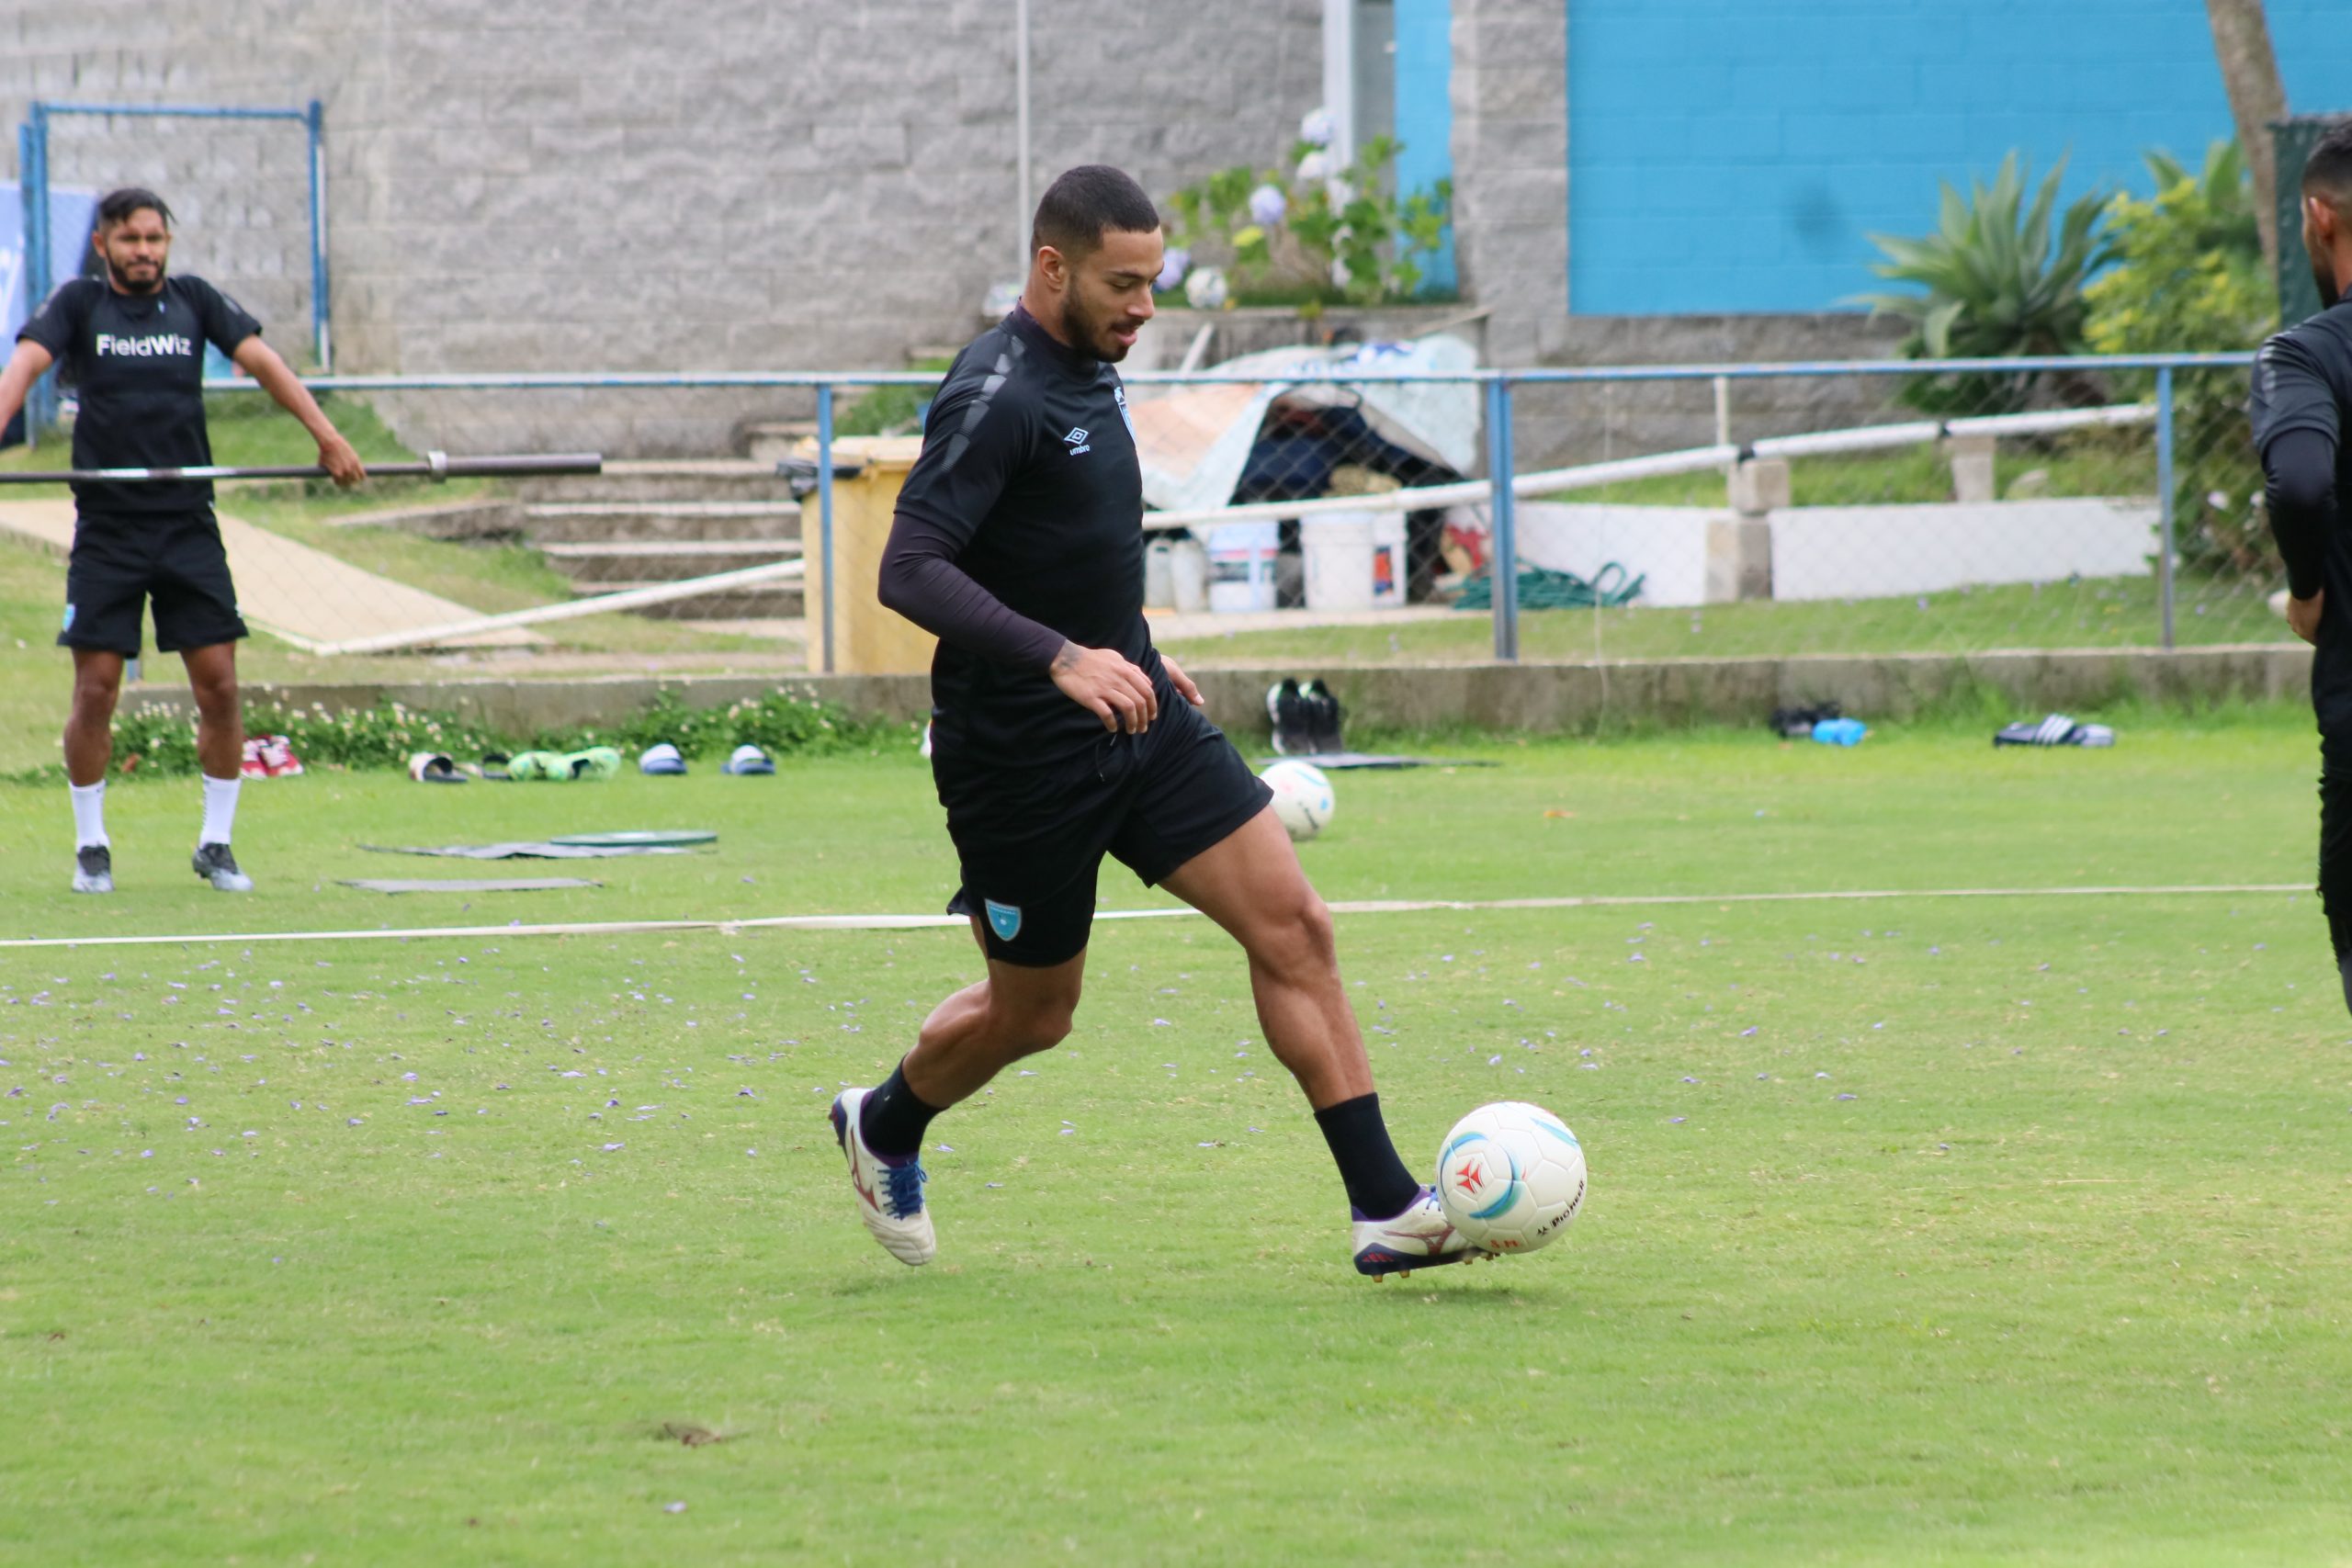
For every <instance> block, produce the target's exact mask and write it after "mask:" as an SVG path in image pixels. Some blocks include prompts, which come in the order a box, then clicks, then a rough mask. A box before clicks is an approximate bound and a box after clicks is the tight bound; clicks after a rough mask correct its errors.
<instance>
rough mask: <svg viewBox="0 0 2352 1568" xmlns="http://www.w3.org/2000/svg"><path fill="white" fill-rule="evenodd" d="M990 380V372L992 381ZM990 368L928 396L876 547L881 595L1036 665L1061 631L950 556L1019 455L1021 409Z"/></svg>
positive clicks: (950, 632) (966, 645)
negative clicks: (911, 460)
mask: <svg viewBox="0 0 2352 1568" xmlns="http://www.w3.org/2000/svg"><path fill="white" fill-rule="evenodd" d="M990 382H995V383H996V385H994V386H993V387H992V386H990V385H989V383H990ZM1005 394H1006V389H1005V387H1004V385H1003V383H1002V381H1001V378H998V377H990V378H989V379H988V380H987V381H979V382H971V383H965V384H962V385H959V386H956V387H951V388H949V389H947V390H945V391H944V392H943V393H942V394H941V395H940V399H939V400H938V401H937V402H935V403H933V405H932V409H931V417H930V420H929V422H928V423H929V430H928V434H927V436H926V438H925V440H924V442H923V447H922V456H921V457H918V458H916V459H915V466H914V467H913V468H911V469H910V470H909V472H908V474H907V482H906V484H905V485H904V486H903V487H902V488H901V489H900V490H899V508H898V514H897V515H896V516H895V517H894V518H892V520H891V524H890V542H889V544H888V547H885V549H884V550H883V552H882V574H881V581H880V583H879V590H880V593H881V599H882V603H883V604H885V605H887V606H888V607H889V608H890V609H893V610H896V611H897V612H898V613H899V615H904V616H906V618H907V619H909V620H910V621H912V622H914V624H915V625H917V626H921V627H922V628H923V630H925V631H927V632H931V633H933V635H935V636H937V637H940V638H941V639H942V640H944V641H946V642H951V643H954V644H955V645H956V647H958V648H961V649H967V651H969V652H972V653H977V654H978V655H979V656H980V657H981V658H983V659H988V660H994V661H995V662H997V663H1000V664H1011V665H1014V666H1017V667H1019V668H1022V669H1027V670H1039V671H1042V670H1044V669H1045V668H1046V666H1048V665H1050V664H1051V663H1053V661H1054V655H1056V654H1057V653H1059V652H1060V651H1061V647H1062V644H1063V643H1064V642H1065V641H1067V640H1068V639H1067V638H1065V637H1063V636H1062V635H1061V633H1059V632H1057V631H1055V630H1054V629H1053V628H1052V627H1050V626H1041V625H1039V624H1038V623H1037V622H1035V621H1033V620H1031V619H1029V618H1028V617H1027V616H1026V615H1019V614H1017V613H1015V612H1014V611H1013V610H1012V609H1010V608H1008V607H1007V606H1006V604H1004V602H1003V601H1002V600H1001V599H999V598H998V597H997V596H996V595H995V594H993V593H990V592H989V591H988V590H987V589H985V588H983V587H981V586H980V585H979V584H978V582H975V581H973V580H972V578H971V577H970V575H969V574H967V572H966V571H965V570H963V569H962V568H961V567H959V566H957V565H956V558H957V557H958V556H960V555H962V554H963V551H964V547H965V546H967V545H968V544H970V543H971V541H972V536H973V535H974V534H976V533H978V531H979V526H980V524H981V522H982V520H983V519H985V518H986V517H987V516H988V514H989V511H990V509H992V508H993V507H994V506H995V505H996V502H997V498H998V497H999V496H1001V495H1002V494H1003V493H1004V487H1005V485H1006V483H1007V482H1008V481H1009V480H1010V479H1012V474H1013V472H1014V471H1015V470H1016V469H1017V468H1019V467H1020V466H1021V464H1022V462H1023V460H1024V459H1025V458H1026V457H1027V456H1028V453H1029V447H1030V438H1031V435H1032V434H1033V433H1032V432H1031V430H1030V428H1029V425H1030V420H1029V417H1028V412H1027V411H1026V410H1025V409H1024V408H1023V406H1022V404H1021V403H1020V401H1019V400H1017V398H1015V397H1012V396H1007V395H1005Z"/></svg>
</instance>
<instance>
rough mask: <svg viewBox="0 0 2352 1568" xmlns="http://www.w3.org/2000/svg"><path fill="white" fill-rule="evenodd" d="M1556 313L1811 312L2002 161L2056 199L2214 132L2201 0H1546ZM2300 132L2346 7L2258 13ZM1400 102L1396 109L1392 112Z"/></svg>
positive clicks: (2344, 52)
mask: <svg viewBox="0 0 2352 1568" xmlns="http://www.w3.org/2000/svg"><path fill="white" fill-rule="evenodd" d="M1567 6H1568V302H1569V307H1570V309H1571V310H1575V311H1576V312H1577V313H1578V314H1583V315H1625V314H1643V315H1646V314H1657V313H1671V312H1682V311H1745V310H1830V309H1836V308H1838V302H1839V300H1840V299H1843V298H1844V297H1846V296H1849V295H1852V294H1857V293H1860V292H1863V291H1866V290H1869V289H1872V288H1881V287H1883V283H1882V280H1880V279H1878V278H1876V277H1874V276H1872V275H1871V271H1870V265H1871V262H1872V261H1874V260H1876V259H1878V257H1879V252H1878V251H1877V249H1876V248H1875V247H1874V246H1872V245H1871V243H1870V241H1869V240H1868V239H1867V238H1866V237H1865V236H1866V235H1867V234H1868V233H1869V232H1871V231H1879V232H1883V233H1897V234H1912V233H1924V232H1926V231H1928V230H1930V229H1932V228H1934V227H1935V223H1936V202H1937V183H1936V182H1937V181H1938V180H1939V179H1949V180H1951V181H1952V182H1953V183H1954V184H1955V185H1959V186H1962V189H1965V188H1966V182H1967V180H1968V177H1969V176H1970V175H1971V174H1981V175H1985V176H1987V177H1989V176H1990V175H1991V174H1992V173H1993V171H1994V169H1995V168H1996V167H1997V166H1998V165H1999V164H2000V161H2001V157H2002V154H2004V153H2005V152H2007V151H2008V150H2009V149H2011V148H2013V147H2014V148H2018V149H2021V150H2023V151H2024V152H2027V153H2028V154H2030V156H2031V157H2032V159H2033V161H2034V165H2035V167H2036V169H2037V170H2041V169H2046V168H2048V167H2050V166H2052V164H2055V163H2056V161H2057V160H2058V159H2059V158H2060V157H2062V156H2067V155H2069V154H2071V158H2070V161H2069V163H2068V164H2067V178H2066V190H2067V193H2068V195H2070V196H2071V195H2073V194H2075V193H2078V192H2080V191H2083V190H2086V189H2088V188H2090V187H2091V186H2095V185H2098V184H2100V183H2107V184H2110V185H2113V184H2126V185H2129V186H2131V187H2133V188H2134V189H2142V190H2144V189H2145V188H2146V187H2147V186H2148V183H2149V182H2148V177H2147V173H2146V171H2145V169H2144V168H2143V167H2142V165H2141V163H2140V152H2141V150H2142V149H2143V148H2146V147H2152V146H2153V147H2164V148H2166V149H2168V150H2170V151H2171V152H2174V153H2175V154H2176V155H2178V156H2180V157H2182V158H2183V159H2184V160H2186V161H2188V162H2190V163H2192V164H2194V163H2195V162H2197V161H2199V159H2201V158H2202V156H2203V154H2204V149H2205V146H2206V143H2208V142H2209V141H2213V140H2214V139H2215V138H2217V137H2225V136H2228V135H2229V134H2230V133H2231V129H2232V128H2231V122H2230V112H2229V102H2228V99H2227V98H2226V97H2225V96H2224V95H2223V93H2222V80H2221V72H2220V69H2219V67H2218V66H2216V65H2215V63H2214V62H2213V39H2212V34H2211V30H2210V29H2209V28H2208V25H2207V22H2206V19H2205V7H2204V5H2203V0H2038V3H2035V0H1804V3H1803V4H1792V3H1789V0H1567ZM2269 16H2270V28H2271V39H2272V41H2273V43H2274V44H2275V45H2276V47H2277V50H2278V63H2279V71H2280V74H2281V75H2282V76H2283V77H2284V79H2285V82H2286V87H2287V98H2288V102H2289V103H2290V104H2291V105H2292V106H2294V107H2295V109H2296V110H2297V112H2299V113H2317V112H2325V111H2329V110H2335V109H2352V5H2347V4H2346V0H2269ZM1398 101H1399V103H1402V102H1403V101H1404V100H1403V95H1402V94H1401V93H1400V94H1399V95H1398Z"/></svg>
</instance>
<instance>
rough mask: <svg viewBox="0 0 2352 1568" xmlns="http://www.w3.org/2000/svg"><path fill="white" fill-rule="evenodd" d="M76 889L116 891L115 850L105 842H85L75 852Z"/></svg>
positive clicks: (82, 890) (94, 891)
mask: <svg viewBox="0 0 2352 1568" xmlns="http://www.w3.org/2000/svg"><path fill="white" fill-rule="evenodd" d="M113 891H114V852H113V851H112V850H110V849H108V848H107V847H106V845H104V844H84V845H83V846H82V847H81V848H80V849H78V850H75V851H74V892H76V893H111V892H113Z"/></svg>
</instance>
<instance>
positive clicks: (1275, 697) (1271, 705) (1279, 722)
mask: <svg viewBox="0 0 2352 1568" xmlns="http://www.w3.org/2000/svg"><path fill="white" fill-rule="evenodd" d="M1266 716H1267V717H1268V718H1271V719H1272V720H1273V721H1274V750H1275V752H1276V754H1278V755H1280V756H1284V757H1291V756H1295V755H1297V754H1298V753H1299V752H1301V751H1308V750H1314V746H1315V739H1314V735H1313V731H1312V729H1311V728H1310V727H1309V724H1308V718H1307V704H1306V697H1305V696H1303V695H1302V694H1300V692H1299V689H1298V682H1296V681H1295V680H1287V679H1286V680H1282V681H1277V682H1274V684H1272V685H1271V686H1269V687H1267V688H1266Z"/></svg>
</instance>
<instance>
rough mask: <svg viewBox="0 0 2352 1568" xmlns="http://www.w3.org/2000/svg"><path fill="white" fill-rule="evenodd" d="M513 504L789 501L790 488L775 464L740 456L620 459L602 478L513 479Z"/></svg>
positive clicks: (588, 475)
mask: <svg viewBox="0 0 2352 1568" xmlns="http://www.w3.org/2000/svg"><path fill="white" fill-rule="evenodd" d="M513 493H514V495H515V499H516V500H518V501H521V502H526V504H535V503H545V502H566V501H579V502H642V501H790V500H791V499H792V491H791V488H790V487H789V486H788V485H786V483H785V481H784V480H783V479H780V478H778V477H777V475H776V471H775V462H774V461H773V460H771V461H769V462H765V463H759V462H752V461H750V460H747V459H745V458H741V457H660V458H646V459H638V458H628V459H619V460H616V461H613V462H609V463H606V464H605V471H604V472H603V473H601V474H575V475H562V476H555V477H550V478H547V479H516V480H515V481H514V491H513Z"/></svg>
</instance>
